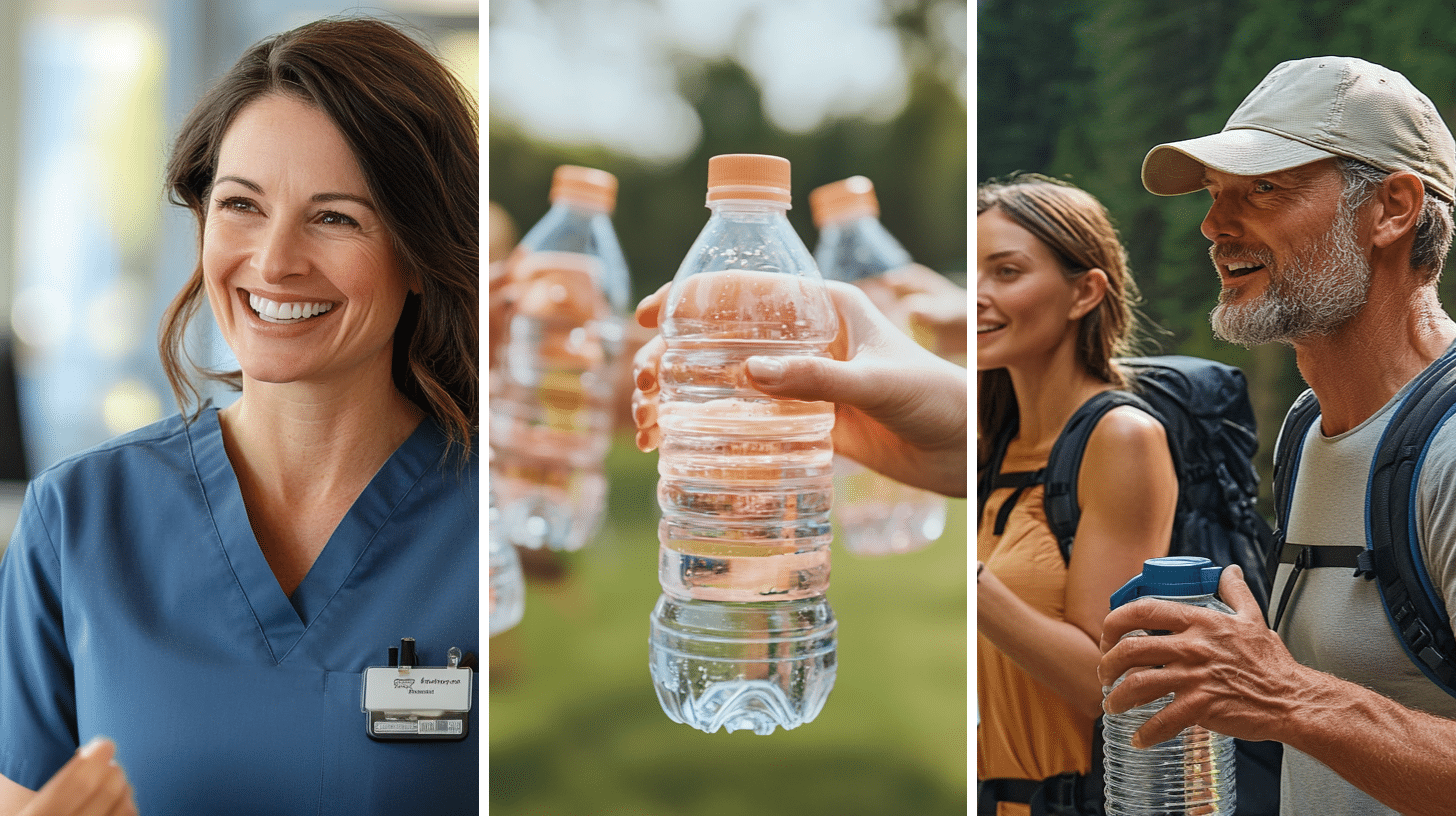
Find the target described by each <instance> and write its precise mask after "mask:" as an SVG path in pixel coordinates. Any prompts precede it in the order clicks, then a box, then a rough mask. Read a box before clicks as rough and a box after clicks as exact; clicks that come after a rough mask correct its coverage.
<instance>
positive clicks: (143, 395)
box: [0, 0, 480, 548]
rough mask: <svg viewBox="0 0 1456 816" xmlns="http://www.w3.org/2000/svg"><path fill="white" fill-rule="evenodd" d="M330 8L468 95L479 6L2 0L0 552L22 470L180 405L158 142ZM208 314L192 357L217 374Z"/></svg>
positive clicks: (172, 251)
mask: <svg viewBox="0 0 1456 816" xmlns="http://www.w3.org/2000/svg"><path fill="white" fill-rule="evenodd" d="M336 14H367V15H373V16H382V17H385V18H386V19H392V20H395V21H396V22H402V23H405V24H407V25H410V26H412V27H414V28H415V30H416V31H417V33H418V34H419V35H420V36H421V37H422V38H423V39H425V40H427V41H429V42H430V43H431V44H432V45H433V47H434V48H435V49H436V51H437V52H438V53H439V54H440V55H441V56H442V57H443V58H445V60H446V61H447V62H449V63H450V65H451V66H452V67H453V68H454V69H456V70H457V71H458V72H459V75H460V76H461V78H462V79H464V80H465V81H466V82H467V84H468V85H469V86H470V87H472V88H475V89H477V93H478V86H479V76H480V57H479V54H480V48H479V44H480V13H479V5H478V3H476V2H475V1H474V0H374V2H372V3H369V4H368V5H367V6H362V7H360V6H357V5H356V4H350V3H344V2H339V0H334V2H327V1H324V2H315V1H314V0H250V2H246V3H233V2H223V0H4V2H0V479H3V480H4V481H3V484H4V487H3V488H0V504H3V505H4V507H6V508H10V509H8V510H0V513H3V515H0V526H3V529H0V548H3V544H4V541H6V540H8V539H9V529H10V525H12V524H13V512H14V510H13V506H14V504H15V502H16V501H18V495H19V487H20V486H21V485H23V483H24V479H26V478H27V477H28V475H30V474H33V473H35V472H37V471H38V470H40V469H42V468H45V467H47V466H48V465H50V464H52V463H54V462H55V461H57V460H58V459H60V458H62V457H64V456H67V455H69V454H71V453H74V452H76V451H79V450H82V449H84V448H86V447H89V446H91V445H94V444H96V443H98V442H101V441H103V440H105V439H107V438H108V437H111V436H114V435H116V434H119V433H122V432H125V431H128V430H131V429H133V428H136V427H139V426H141V425H145V424H147V423H149V422H152V421H154V420H156V419H159V418H161V417H163V416H166V415H168V414H170V413H173V412H175V411H176V410H177V407H176V403H175V401H174V400H173V397H172V393H171V389H170V388H169V386H168V384H167V381H166V378H165V377H164V376H163V374H162V369H161V365H160V363H159V361H158V358H157V348H156V337H157V326H158V323H159V320H160V317H161V315H162V312H163V310H164V309H165V308H166V306H167V304H168V302H169V301H170V300H171V299H172V296H173V295H174V294H175V293H176V291H177V290H178V289H179V288H180V287H181V285H182V283H183V282H184V281H185V280H186V278H187V277H188V275H189V274H190V273H191V271H192V269H193V265H194V263H195V260H196V252H197V249H196V247H197V243H196V229H195V225H194V222H193V220H192V218H191V216H190V215H189V214H187V212H186V211H185V210H184V209H182V208H180V207H175V206H172V205H170V204H168V203H167V201H166V197H165V194H164V192H163V190H162V184H161V179H162V169H163V165H164V163H165V161H166V155H167V150H168V147H169V143H170V140H171V138H172V136H173V133H174V131H175V129H176V127H177V126H178V125H179V124H180V123H181V119H182V117H183V116H184V115H185V114H186V112H187V110H188V109H189V108H190V107H191V106H192V104H193V103H194V102H195V101H196V100H197V98H198V97H199V96H200V95H201V93H202V91H203V90H204V89H205V88H206V86H207V84H208V82H209V81H210V80H211V79H212V78H213V77H215V76H217V75H218V74H220V73H221V72H222V71H224V70H225V69H226V68H227V67H228V66H230V65H231V64H232V63H233V62H234V61H235V60H236V59H237V58H238V57H239V56H240V55H241V54H242V52H243V51H244V50H245V49H246V48H247V47H248V46H249V45H252V44H253V43H254V42H256V41H258V40H260V39H262V38H263V37H265V36H267V35H269V34H273V33H276V32H279V31H283V30H286V29H288V28H291V27H293V26H296V25H299V24H301V23H304V22H307V21H309V20H312V19H316V18H318V17H323V16H329V15H336ZM205 311H206V310H204V314H203V315H201V316H200V319H199V320H197V321H196V327H197V331H196V335H195V337H193V338H192V339H193V347H192V350H193V353H194V355H195V356H196V358H197V359H199V360H201V361H205V362H208V363H210V364H215V365H226V364H227V361H228V356H227V351H226V348H225V347H224V346H222V344H221V342H220V340H219V339H217V336H216V329H215V328H214V327H213V326H212V325H211V317H210V315H207V314H206V313H205ZM213 395H214V399H215V400H216V401H217V402H218V403H219V404H226V403H228V402H230V401H231V400H232V398H233V395H232V394H230V393H228V392H226V391H221V390H219V391H215V392H213Z"/></svg>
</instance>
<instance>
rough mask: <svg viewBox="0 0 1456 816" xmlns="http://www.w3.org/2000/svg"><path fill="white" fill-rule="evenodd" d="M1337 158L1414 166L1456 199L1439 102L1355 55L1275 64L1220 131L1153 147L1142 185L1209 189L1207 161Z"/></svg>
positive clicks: (1270, 163) (1256, 169) (1241, 172)
mask: <svg viewBox="0 0 1456 816" xmlns="http://www.w3.org/2000/svg"><path fill="white" fill-rule="evenodd" d="M1336 156H1344V157H1347V158H1351V159H1357V160H1359V161H1362V162H1365V163H1366V164H1370V165H1373V166H1375V167H1378V168H1380V169H1381V170H1385V171H1386V172H1390V173H1394V172H1399V171H1403V170H1408V171H1410V172H1412V173H1415V174H1416V175H1417V176H1420V178H1421V180H1422V181H1424V182H1425V185H1426V188H1427V189H1428V190H1431V191H1432V192H1434V193H1436V194H1437V195H1439V196H1440V197H1441V198H1443V199H1445V200H1446V201H1448V202H1449V201H1452V200H1453V199H1456V142H1453V141H1452V138H1451V131H1450V130H1449V129H1447V127H1446V123H1445V122H1444V121H1442V119H1441V115H1440V114H1439V113H1437V112H1436V106H1435V105H1433V104H1431V100H1430V99H1428V98H1427V97H1426V95H1425V94H1423V93H1421V92H1420V91H1418V90H1416V87H1415V86H1414V85H1412V84H1411V83H1410V80H1408V79H1406V78H1405V77H1404V76H1402V75H1401V74H1400V73H1398V72H1396V71H1392V70H1390V69H1389V68H1385V67H1383V66H1380V65H1376V64H1374V63H1370V62H1366V61H1365V60H1362V59H1356V58H1354V57H1310V58H1308V59H1301V60H1290V61H1289V62H1282V63H1280V64H1279V65H1276V66H1275V67H1274V70H1272V71H1270V72H1269V75H1268V76H1266V77H1264V81H1263V82H1260V83H1259V86H1258V87H1257V88H1255V89H1254V90H1253V92H1251V93H1250V94H1249V95H1248V96H1247V97H1245V99H1244V101H1243V103H1241V104H1240V105H1239V107H1238V109H1237V110H1235V111H1234V114H1233V116H1230V117H1229V120H1228V124H1226V125H1224V127H1223V130H1222V131H1220V132H1218V133H1215V134H1213V135H1211V136H1203V137H1201V138H1197V139H1188V140H1185V141H1181V142H1171V143H1169V144H1161V145H1158V146H1157V147H1155V148H1153V149H1152V150H1151V151H1149V152H1148V155H1147V157H1146V158H1144V159H1143V186H1144V187H1147V188H1148V190H1149V191H1150V192H1152V193H1156V194H1157V195H1181V194H1183V193H1191V192H1193V191H1194V190H1200V189H1202V188H1203V169H1204V168H1205V167H1212V168H1213V169H1215V170H1219V171H1221V172H1224V173H1230V174H1233V175H1238V176H1253V175H1258V174H1260V173H1274V172H1278V171H1280V170H1288V169H1290V168H1293V167H1299V166H1300V165H1304V164H1309V163H1310V162H1315V161H1319V160H1321V159H1328V158H1333V157H1336Z"/></svg>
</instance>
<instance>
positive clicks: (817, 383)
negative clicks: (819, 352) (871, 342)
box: [746, 357, 859, 404]
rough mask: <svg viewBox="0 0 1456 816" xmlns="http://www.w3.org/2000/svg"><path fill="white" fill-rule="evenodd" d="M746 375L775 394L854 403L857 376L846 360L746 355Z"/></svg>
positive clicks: (762, 388) (761, 387) (791, 397)
mask: <svg viewBox="0 0 1456 816" xmlns="http://www.w3.org/2000/svg"><path fill="white" fill-rule="evenodd" d="M746 368H747V370H748V379H749V381H750V382H751V383H752V384H753V386H754V387H755V388H757V389H758V390H760V391H762V392H764V393H765V394H769V395H771V396H775V397H787V398H789V399H798V400H806V401H815V400H822V401H824V402H846V403H850V404H853V403H854V399H853V392H854V391H855V390H856V386H857V385H858V382H857V381H858V379H859V378H857V377H855V376H854V375H853V373H852V372H851V371H847V370H845V364H844V363H841V362H838V361H836V360H829V359H826V358H823V357H749V358H748V360H747V363H746Z"/></svg>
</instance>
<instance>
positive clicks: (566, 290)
mask: <svg viewBox="0 0 1456 816" xmlns="http://www.w3.org/2000/svg"><path fill="white" fill-rule="evenodd" d="M616 193H617V179H616V177H614V176H613V175H612V174H610V173H607V172H605V171H602V170H595V169H592V168H588V167H575V166H571V165H563V166H561V167H558V168H556V172H555V174H554V176H553V178H552V184H551V193H550V197H551V208H550V210H548V211H547V213H546V215H545V216H543V217H542V219H541V220H540V221H539V222H537V224H536V225H535V226H533V227H532V228H531V229H530V230H529V231H527V233H526V235H525V237H523V238H522V239H521V243H520V245H519V246H518V247H517V248H516V250H515V252H513V253H512V255H511V258H510V259H509V260H508V262H507V267H508V269H507V272H506V274H508V275H510V276H511V280H512V282H513V284H514V286H515V287H516V292H517V296H516V300H515V308H514V311H513V314H512V316H511V319H510V326H509V328H508V330H507V335H506V338H505V340H504V341H503V343H502V349H501V351H500V352H499V354H498V355H497V359H496V361H495V363H494V370H492V371H491V375H490V389H491V393H490V447H491V459H490V477H491V489H492V491H493V493H494V495H495V497H496V500H497V502H498V503H499V512H500V519H499V526H500V529H501V531H502V532H501V534H502V535H503V536H504V539H505V540H506V541H508V542H509V543H511V544H515V545H518V546H522V547H531V548H536V549H539V548H541V547H547V548H550V549H553V550H577V549H580V548H581V547H583V546H584V545H585V544H586V543H587V542H588V541H589V540H591V538H592V537H593V536H595V535H596V533H597V531H598V529H599V528H600V526H601V523H602V519H603V517H604V516H605V515H606V503H607V481H606V477H605V475H604V474H603V471H602V462H603V460H604V459H605V458H606V455H607V449H608V448H609V447H610V446H611V432H612V417H613V402H614V400H615V397H616V383H617V381H618V378H617V367H618V365H619V361H620V358H621V356H622V349H623V334H624V327H625V320H626V313H627V307H628V300H629V297H630V291H629V289H630V285H629V280H628V275H627V264H626V261H625V260H623V257H622V250H621V247H620V246H619V245H618V243H617V236H616V233H615V232H613V230H612V224H611V220H610V215H611V212H612V209H613V207H614V206H615V203H616Z"/></svg>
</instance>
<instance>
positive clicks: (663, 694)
mask: <svg viewBox="0 0 1456 816" xmlns="http://www.w3.org/2000/svg"><path fill="white" fill-rule="evenodd" d="M788 208H789V163H788V161H786V160H784V159H781V158H778V157H776V156H758V155H725V156H716V157H714V158H712V159H711V160H709V162H708V209H709V210H710V211H711V213H712V215H711V216H710V218H709V219H708V223H707V225H706V226H705V227H704V228H703V231H702V233H701V234H699V235H698V238H697V240H696V241H695V242H694V243H693V246H692V248H691V249H690V250H689V251H688V254H687V257H686V258H685V259H684V260H683V263H682V266H681V267H680V268H679V269H678V272H677V276H676V277H675V278H674V279H673V283H672V286H671V287H670V289H669V291H668V294H667V298H666V301H665V304H664V311H663V319H662V320H661V321H660V326H661V332H662V336H663V338H664V339H665V340H666V342H667V350H666V351H665V352H664V353H663V356H662V362H661V366H660V368H659V383H660V386H661V391H660V397H659V399H660V401H659V408H658V426H659V428H660V429H661V431H662V440H661V443H660V445H659V447H658V451H659V459H658V472H659V474H660V476H661V479H660V481H659V483H658V488H657V500H658V504H659V506H660V507H661V508H662V521H661V523H660V526H659V528H658V539H659V541H660V543H661V547H660V549H659V561H658V580H659V582H660V583H661V585H662V596H661V597H660V598H659V599H658V601H657V606H656V608H654V609H653V611H652V631H651V638H650V640H649V646H648V654H649V662H650V666H651V672H652V679H653V685H654V687H655V688H656V690H657V697H658V700H659V701H660V702H661V703H662V708H663V710H664V711H665V712H666V713H667V715H668V717H670V718H672V719H673V720H675V721H677V722H680V723H686V724H688V725H691V726H693V727H694V728H698V729H701V730H703V731H705V732H708V733H713V732H714V731H717V730H718V729H719V728H724V729H727V730H728V731H735V730H751V731H753V732H754V733H756V734H769V733H772V732H773V730H774V728H775V727H783V728H785V729H789V728H795V727H797V726H799V725H802V724H803V723H806V722H809V721H810V720H812V719H814V717H815V716H817V715H818V713H819V711H820V709H822V708H823V706H824V701H825V699H826V698H827V697H828V695H829V691H830V689H831V688H833V686H834V675H835V666H836V663H835V636H836V635H835V632H836V627H837V624H836V622H835V620H834V613H833V611H832V610H831V609H830V608H829V602H828V601H827V600H826V599H825V597H824V593H825V590H827V589H828V587H829V545H830V541H831V540H832V538H833V530H832V528H831V526H830V521H829V509H830V504H831V499H832V496H833V472H832V471H833V458H834V448H833V444H832V442H831V441H830V438H829V433H830V430H831V429H832V428H833V426H834V405H833V404H832V403H823V402H800V401H796V400H781V399H774V398H772V397H769V396H767V395H765V394H763V393H762V392H761V391H758V390H757V389H755V388H753V387H752V386H751V385H749V383H748V380H747V375H746V372H745V369H744V363H745V361H746V360H747V359H748V358H749V357H752V356H755V355H773V356H788V355H810V356H826V349H827V348H828V346H829V343H830V342H831V341H832V340H833V338H834V336H835V334H836V332H837V329H838V318H837V316H836V313H835V311H834V308H833V305H832V304H831V302H830V300H829V296H828V293H827V292H826V291H825V287H824V285H823V282H822V279H821V278H820V277H819V271H818V269H817V268H816V267H815V265H814V259H813V257H812V256H810V254H809V250H808V249H807V248H806V247H805V246H804V243H803V241H802V240H800V238H799V236H798V234H797V233H795V232H794V229H793V227H792V226H791V225H790V224H789V220H788V218H787V216H786V211H787V210H788Z"/></svg>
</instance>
